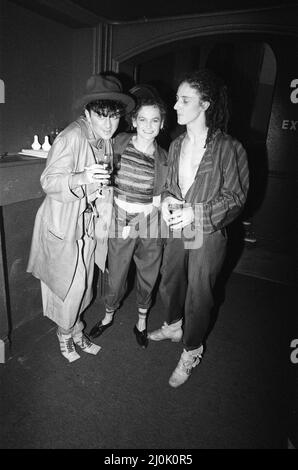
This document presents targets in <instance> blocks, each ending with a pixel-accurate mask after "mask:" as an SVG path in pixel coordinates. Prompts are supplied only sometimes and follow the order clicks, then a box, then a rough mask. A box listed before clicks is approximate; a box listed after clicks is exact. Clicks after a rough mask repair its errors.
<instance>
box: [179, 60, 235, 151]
mask: <svg viewBox="0 0 298 470" xmlns="http://www.w3.org/2000/svg"><path fill="white" fill-rule="evenodd" d="M182 83H188V85H189V86H190V87H192V88H194V89H195V90H197V92H198V93H200V95H201V98H202V100H203V101H209V103H210V106H209V108H208V109H207V110H206V125H207V127H208V135H207V139H206V144H207V143H208V142H209V141H210V139H211V138H212V135H213V134H214V132H215V131H216V130H217V129H220V130H221V131H223V132H226V131H227V126H228V121H229V117H230V114H229V108H228V95H227V87H226V86H225V84H224V83H223V81H222V79H221V78H220V77H219V76H217V75H216V74H215V73H214V72H213V71H212V70H209V69H199V70H196V71H194V72H192V73H190V74H187V75H186V76H184V78H182V80H180V84H182Z"/></svg>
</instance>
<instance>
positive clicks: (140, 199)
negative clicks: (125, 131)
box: [114, 140, 155, 204]
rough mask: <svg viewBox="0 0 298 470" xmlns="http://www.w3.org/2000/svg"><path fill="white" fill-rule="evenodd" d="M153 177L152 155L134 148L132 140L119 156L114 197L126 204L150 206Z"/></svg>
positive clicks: (153, 164)
mask: <svg viewBox="0 0 298 470" xmlns="http://www.w3.org/2000/svg"><path fill="white" fill-rule="evenodd" d="M154 176H155V159H154V155H148V154H146V153H143V152H140V151H139V150H137V149H136V148H135V146H134V145H133V143H132V140H130V142H129V143H128V145H127V147H126V149H125V151H124V152H123V154H122V155H121V159H120V165H119V169H118V171H117V174H116V176H115V183H114V191H115V196H116V197H118V198H119V197H120V198H121V197H122V198H123V197H124V196H125V200H126V201H127V202H132V203H137V204H151V203H152V199H153V188H154Z"/></svg>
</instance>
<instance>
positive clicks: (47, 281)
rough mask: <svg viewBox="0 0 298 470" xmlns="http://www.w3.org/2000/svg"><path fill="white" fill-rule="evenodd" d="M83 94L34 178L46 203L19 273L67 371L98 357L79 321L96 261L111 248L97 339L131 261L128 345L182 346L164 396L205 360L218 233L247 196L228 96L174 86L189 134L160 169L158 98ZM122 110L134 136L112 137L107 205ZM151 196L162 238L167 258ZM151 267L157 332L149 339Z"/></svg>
mask: <svg viewBox="0 0 298 470" xmlns="http://www.w3.org/2000/svg"><path fill="white" fill-rule="evenodd" d="M89 87H90V90H89V91H88V92H87V93H86V95H85V96H84V97H83V98H82V100H81V101H80V103H79V104H80V106H85V108H84V115H83V116H81V117H80V118H79V119H78V120H77V121H75V122H74V123H72V124H70V126H68V127H67V128H66V129H65V130H64V131H63V132H62V133H61V134H60V135H59V136H58V137H57V139H56V140H55V142H54V145H53V146H52V149H51V151H50V152H49V156H48V160H47V166H46V169H45V171H44V173H43V174H42V177H41V184H42V187H43V189H44V191H45V193H46V198H45V200H44V202H43V204H42V206H41V208H40V209H39V211H38V214H37V216H36V222H35V228H34V234H33V241H32V249H31V255H30V260H29V265H28V271H29V272H32V273H33V274H34V275H35V276H36V277H38V278H39V279H40V280H41V283H42V298H43V306H44V314H45V315H47V316H48V317H49V318H51V319H52V320H54V321H55V322H56V323H57V325H58V338H59V343H60V348H61V352H62V354H63V355H64V356H65V357H66V358H67V359H68V360H69V361H70V362H72V361H73V360H76V359H78V358H79V355H78V354H77V351H76V349H75V346H79V347H80V348H81V349H83V350H84V351H86V352H89V353H91V354H97V352H98V351H99V349H100V347H99V346H97V345H95V344H94V343H92V342H91V341H90V339H89V338H88V337H87V336H86V335H84V333H83V331H82V330H83V324H82V322H81V320H80V316H81V314H82V312H83V311H84V310H85V309H86V308H87V306H88V305H89V303H90V301H91V298H92V278H93V267H94V261H96V262H97V263H98V265H99V266H100V267H101V269H102V270H104V269H105V258H106V254H107V248H108V264H107V266H108V271H109V286H108V291H107V292H106V295H105V307H106V312H105V316H104V318H103V319H102V320H100V321H99V322H98V323H96V325H94V327H93V328H92V330H91V332H90V335H91V337H93V338H96V337H98V336H100V335H101V334H102V333H103V332H104V331H105V330H106V329H107V328H109V327H110V326H111V325H112V323H113V318H114V314H115V311H116V310H117V309H118V308H119V306H120V303H121V301H122V299H123V296H124V294H125V291H126V283H127V276H128V271H129V267H130V264H131V261H132V260H134V262H135V264H136V268H137V307H138V319H137V323H136V325H135V327H134V329H133V331H134V334H135V336H136V340H137V342H138V344H139V345H140V346H142V347H144V348H146V347H147V345H148V338H149V339H150V340H151V341H162V340H165V339H169V340H171V341H174V342H179V341H181V340H182V341H183V351H182V354H181V357H180V360H179V361H178V364H177V367H176V368H175V369H174V371H173V373H172V375H171V377H170V379H169V384H170V386H172V387H179V386H180V385H182V384H183V383H185V382H186V381H187V380H188V378H189V377H190V375H191V372H192V370H193V368H194V367H195V366H197V365H198V364H199V363H200V361H201V359H202V355H203V352H204V344H205V341H206V334H207V330H208V327H209V325H210V314H211V310H212V307H213V304H214V299H213V290H214V285H215V282H216V279H217V276H218V274H219V273H220V270H221V268H222V265H223V262H224V258H225V255H226V246H227V232H226V228H227V226H228V225H229V224H230V223H231V222H232V221H233V220H234V219H235V218H236V217H238V215H239V214H240V212H241V211H242V209H243V207H244V204H245V201H246V197H247V192H248V186H249V174H248V166H247V158H246V152H245V150H244V148H243V146H242V145H241V143H240V142H238V141H237V140H236V139H234V138H232V137H231V136H230V135H228V134H227V133H226V131H227V123H228V117H229V114H228V106H227V93H226V88H225V86H224V85H223V84H222V83H221V81H220V80H219V78H218V77H217V76H215V75H214V74H213V73H212V72H211V71H209V70H205V69H203V70H199V71H197V72H194V73H192V74H190V75H188V76H186V77H185V78H184V79H183V80H182V81H181V82H180V85H179V87H178V91H177V97H176V104H175V106H174V108H175V110H176V112H177V120H178V124H180V125H184V126H186V131H185V132H184V133H182V134H181V135H180V136H178V137H177V138H176V139H175V140H174V141H173V142H172V144H171V145H170V149H169V155H168V158H167V153H166V152H165V151H164V150H163V149H161V148H160V147H159V146H158V145H157V143H156V137H157V136H158V134H159V132H160V130H161V129H162V127H163V125H164V120H165V108H164V105H163V103H162V102H161V101H160V99H158V98H157V97H156V96H150V97H148V96H147V97H146V98H144V97H143V98H142V99H139V100H138V101H137V106H136V107H135V108H134V106H135V103H134V100H133V99H132V97H130V96H128V95H125V94H124V93H123V92H122V88H121V84H120V83H119V81H118V80H117V79H116V78H115V77H112V76H107V77H105V78H104V77H102V76H96V77H92V79H91V82H90V83H89ZM131 111H133V112H132V114H131V122H132V125H133V127H134V129H135V132H134V133H133V134H127V133H125V134H119V135H118V136H116V138H115V142H114V143H113V145H114V153H115V156H117V155H118V157H119V160H118V164H117V174H116V177H115V182H114V184H115V188H114V189H115V195H114V196H115V197H114V198H113V190H112V188H111V187H105V188H104V189H103V190H102V188H101V186H102V182H106V180H107V179H108V178H109V175H108V173H107V171H106V170H105V168H104V166H103V165H100V164H99V161H100V158H99V157H100V155H102V154H106V153H112V152H113V149H112V146H111V138H112V136H113V134H114V133H115V131H116V129H117V127H118V124H119V119H120V116H121V115H123V114H125V113H128V112H131ZM118 157H117V158H118ZM159 196H161V214H162V218H163V220H164V222H165V223H166V225H167V226H168V228H169V230H170V232H171V236H170V237H167V238H166V241H165V247H164V253H163V247H162V242H161V238H160V237H161V236H163V234H160V228H161V224H160V211H159V209H158V206H159V201H158V197H159ZM112 202H113V206H114V207H113V216H112V210H111V208H112ZM111 221H112V225H110V223H111ZM136 227H138V229H137V234H136V232H135V229H136ZM111 229H112V231H113V234H112V235H111V233H112V232H111ZM108 235H109V239H108ZM162 254H163V260H162ZM161 262H162V265H161ZM160 267H161V283H160V294H161V297H162V301H163V304H164V311H165V318H164V320H165V321H164V324H163V325H162V326H161V328H159V329H158V330H156V331H153V332H151V333H148V334H147V318H148V311H149V308H150V306H151V302H152V291H153V289H154V286H155V284H156V281H157V278H158V274H159V271H160Z"/></svg>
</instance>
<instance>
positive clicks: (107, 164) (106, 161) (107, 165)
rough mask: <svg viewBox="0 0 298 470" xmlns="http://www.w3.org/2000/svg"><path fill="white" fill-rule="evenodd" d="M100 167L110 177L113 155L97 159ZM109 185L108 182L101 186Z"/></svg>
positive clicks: (105, 155)
mask: <svg viewBox="0 0 298 470" xmlns="http://www.w3.org/2000/svg"><path fill="white" fill-rule="evenodd" d="M97 163H99V164H100V165H102V166H103V168H104V170H107V172H108V174H109V175H111V174H112V173H113V155H112V154H108V153H106V154H104V155H101V156H100V157H99V158H98V162H97ZM109 184H111V183H110V180H109V181H108V183H105V184H103V186H108V185H109Z"/></svg>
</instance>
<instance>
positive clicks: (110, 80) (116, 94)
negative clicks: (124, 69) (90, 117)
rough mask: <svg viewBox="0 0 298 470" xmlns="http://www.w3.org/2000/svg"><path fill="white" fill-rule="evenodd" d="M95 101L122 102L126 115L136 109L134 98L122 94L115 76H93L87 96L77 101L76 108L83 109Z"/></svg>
mask: <svg viewBox="0 0 298 470" xmlns="http://www.w3.org/2000/svg"><path fill="white" fill-rule="evenodd" d="M95 100H113V101H120V102H121V103H123V104H124V106H125V112H126V113H129V112H130V111H132V110H133V108H134V107H135V100H134V98H133V97H132V96H129V95H126V94H125V93H123V92H122V85H121V83H120V81H119V80H118V78H116V77H114V76H113V75H99V74H96V75H91V77H90V78H89V79H88V80H87V83H86V91H85V94H84V95H83V96H81V97H80V98H78V99H77V100H76V102H75V104H74V108H75V109H78V108H83V107H84V106H85V105H86V104H88V103H90V102H91V101H95Z"/></svg>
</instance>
